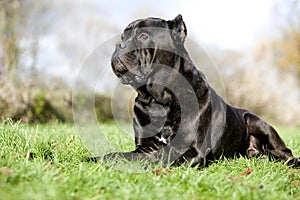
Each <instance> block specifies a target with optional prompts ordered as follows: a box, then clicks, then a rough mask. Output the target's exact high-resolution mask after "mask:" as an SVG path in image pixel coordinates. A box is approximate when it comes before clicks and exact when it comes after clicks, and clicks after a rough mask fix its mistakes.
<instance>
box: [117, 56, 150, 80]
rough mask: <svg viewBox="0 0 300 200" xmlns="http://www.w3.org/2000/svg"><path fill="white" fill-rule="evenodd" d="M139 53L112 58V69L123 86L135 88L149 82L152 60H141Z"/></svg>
mask: <svg viewBox="0 0 300 200" xmlns="http://www.w3.org/2000/svg"><path fill="white" fill-rule="evenodd" d="M138 53H139V52H135V51H132V52H128V53H125V54H122V55H117V56H113V57H112V60H111V65H112V69H113V71H114V73H115V74H116V76H117V77H118V78H119V79H120V80H121V82H122V83H123V84H130V85H132V86H133V85H134V84H135V85H141V84H145V83H146V81H147V77H148V74H149V73H150V71H151V64H152V63H150V62H149V60H150V59H148V60H147V61H144V60H143V59H141V58H140V57H139V56H138Z"/></svg>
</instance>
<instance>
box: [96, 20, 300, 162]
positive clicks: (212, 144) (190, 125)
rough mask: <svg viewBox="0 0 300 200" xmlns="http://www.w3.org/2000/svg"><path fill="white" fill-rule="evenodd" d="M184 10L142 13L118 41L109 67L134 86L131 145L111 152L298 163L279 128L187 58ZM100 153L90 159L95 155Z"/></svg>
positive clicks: (189, 159)
mask: <svg viewBox="0 0 300 200" xmlns="http://www.w3.org/2000/svg"><path fill="white" fill-rule="evenodd" d="M186 35H187V30H186V26H185V23H184V22H183V20H182V16H181V15H178V16H177V17H176V18H175V19H174V20H169V21H166V20H163V19H159V18H146V19H140V20H136V21H134V22H132V23H131V24H129V25H128V26H127V27H126V29H125V30H124V33H123V34H122V41H121V42H120V43H118V44H117V45H116V49H115V52H114V53H113V56H112V62H111V63H112V69H113V71H114V73H115V74H116V75H117V76H118V77H119V78H120V80H121V82H122V83H123V84H129V85H131V86H132V87H133V88H134V89H135V90H136V91H137V93H138V96H137V97H136V100H135V106H134V124H133V126H134V131H135V144H136V149H135V150H134V151H132V152H118V153H110V154H108V155H105V156H104V160H106V159H112V158H115V157H121V158H125V159H127V160H137V159H145V158H146V159H150V160H151V161H154V162H158V161H162V162H163V163H164V164H167V163H172V164H173V165H178V164H181V163H184V162H186V163H188V164H189V165H191V166H195V165H199V166H206V165H207V163H208V162H207V161H212V160H214V159H218V158H220V157H221V156H225V157H233V156H239V155H242V156H249V157H253V156H260V155H262V156H265V155H271V157H273V158H275V159H280V160H283V161H285V162H286V163H287V164H288V165H293V166H299V165H300V160H299V159H298V158H295V157H294V156H293V155H292V152H291V150H290V149H288V148H287V147H286V145H285V144H284V142H283V141H282V139H281V138H280V137H279V135H278V134H277V132H276V131H275V130H274V128H273V127H271V126H270V125H269V124H267V123H266V122H265V121H263V120H262V119H261V118H259V117H258V116H256V115H255V114H253V113H251V112H249V111H247V110H243V109H239V108H235V107H232V106H230V105H228V104H226V103H225V102H224V101H223V100H222V98H221V97H220V96H218V95H217V94H216V93H215V91H214V90H213V89H212V88H210V86H209V85H208V82H207V80H206V79H205V76H204V75H203V74H202V73H201V72H199V71H198V70H197V69H196V67H195V66H194V65H193V63H192V61H191V59H190V58H189V55H188V53H187V51H186V50H185V48H184V40H185V37H186ZM100 159H102V158H101V157H97V158H93V160H100Z"/></svg>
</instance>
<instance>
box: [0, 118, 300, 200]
mask: <svg viewBox="0 0 300 200" xmlns="http://www.w3.org/2000/svg"><path fill="white" fill-rule="evenodd" d="M105 129H106V131H107V134H109V135H111V134H115V136H116V137H117V138H118V137H119V139H121V141H122V138H120V137H121V133H120V131H119V130H118V129H117V128H116V127H114V126H106V128H105ZM281 131H282V132H285V134H282V136H283V137H284V140H285V141H287V144H288V146H290V147H291V148H292V149H293V150H294V153H295V154H296V155H299V154H300V149H299V147H300V143H299V141H300V135H299V132H300V129H285V128H281ZM295 133H298V134H295ZM131 142H133V141H132V140H131ZM0 146H1V151H0V157H1V159H0V188H1V190H0V196H1V198H3V199H299V198H300V189H299V184H300V176H299V174H300V173H299V172H300V171H299V169H292V168H289V167H287V166H286V165H284V164H283V163H281V162H269V161H264V160H261V158H256V159H245V158H236V159H232V160H226V159H223V160H220V161H216V162H215V163H213V164H212V165H211V166H209V167H207V168H205V169H201V170H197V169H195V168H189V167H188V168H185V167H177V168H173V169H169V168H162V167H161V166H153V167H152V168H151V169H148V171H146V172H143V173H138V174H136V173H128V172H126V171H118V170H116V169H115V168H113V167H112V166H109V165H106V164H101V163H97V164H95V163H86V162H82V160H84V159H85V158H86V157H88V156H90V154H89V153H88V151H87V149H86V148H85V147H84V146H83V144H82V143H81V141H80V139H79V137H78V136H77V135H76V129H75V128H74V127H73V126H71V125H67V124H58V125H51V126H50V125H35V126H31V125H30V126H29V125H26V124H18V123H17V124H16V123H12V122H11V121H6V122H5V123H2V124H1V125H0ZM120 148H121V147H120ZM125 148H127V147H125ZM128 166H130V167H132V165H128Z"/></svg>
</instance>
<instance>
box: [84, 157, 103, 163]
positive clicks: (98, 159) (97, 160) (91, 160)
mask: <svg viewBox="0 0 300 200" xmlns="http://www.w3.org/2000/svg"><path fill="white" fill-rule="evenodd" d="M101 160H102V158H101V157H91V158H86V159H85V162H95V163H96V162H99V161H101Z"/></svg>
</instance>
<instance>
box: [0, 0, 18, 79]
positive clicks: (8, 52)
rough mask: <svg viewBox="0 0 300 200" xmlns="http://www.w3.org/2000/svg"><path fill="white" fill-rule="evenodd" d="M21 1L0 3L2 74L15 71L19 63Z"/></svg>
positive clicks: (14, 0) (6, 0) (12, 0)
mask: <svg viewBox="0 0 300 200" xmlns="http://www.w3.org/2000/svg"><path fill="white" fill-rule="evenodd" d="M20 8H21V6H20V0H11V1H8V0H4V1H0V16H1V17H0V33H1V34H0V44H1V47H2V49H1V50H2V51H1V60H0V61H1V62H0V65H1V67H2V73H3V72H6V71H12V70H15V69H16V68H17V66H18V63H19V55H20V52H21V49H20V47H19V44H18V42H19V33H18V27H19V26H20Z"/></svg>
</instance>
